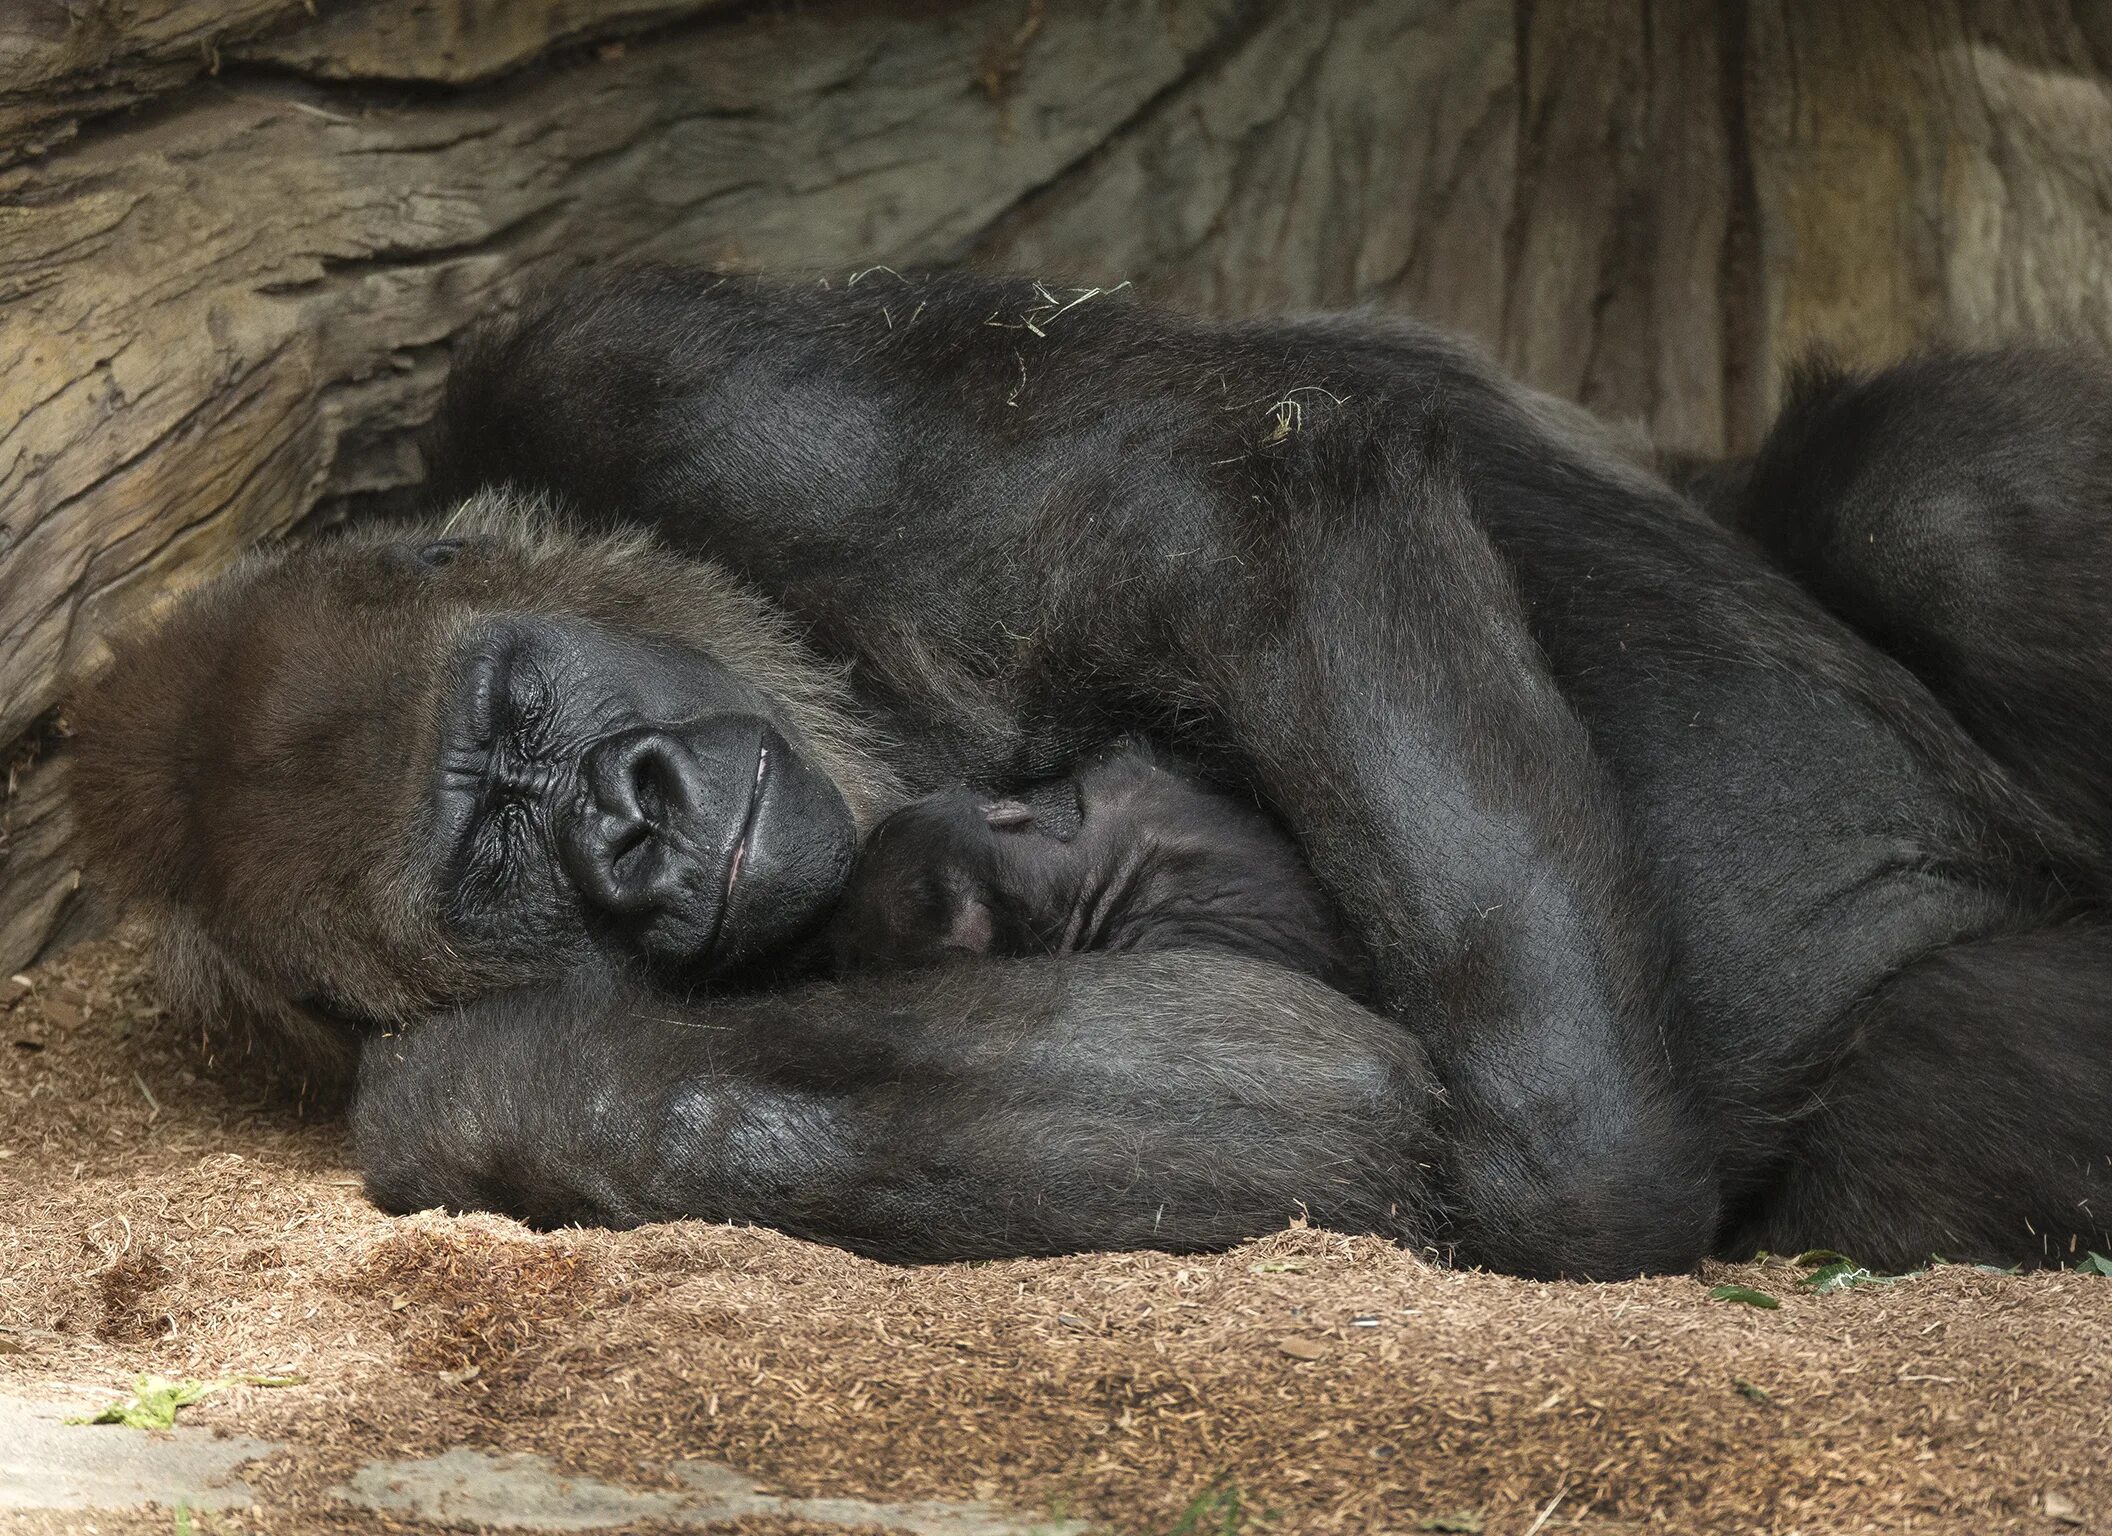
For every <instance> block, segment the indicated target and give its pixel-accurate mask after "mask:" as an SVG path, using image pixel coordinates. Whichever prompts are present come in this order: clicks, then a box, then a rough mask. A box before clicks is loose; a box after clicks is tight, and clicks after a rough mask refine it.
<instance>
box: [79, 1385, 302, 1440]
mask: <svg viewBox="0 0 2112 1536" xmlns="http://www.w3.org/2000/svg"><path fill="white" fill-rule="evenodd" d="M301 1381H302V1378H301V1377H299V1376H221V1377H218V1378H216V1379H214V1380H212V1381H176V1380H173V1379H171V1378H170V1377H167V1376H150V1375H147V1374H145V1373H144V1372H142V1373H141V1374H140V1375H138V1376H136V1377H134V1378H133V1380H132V1395H131V1396H130V1397H127V1398H120V1399H119V1400H118V1401H117V1402H114V1403H112V1404H111V1405H110V1406H109V1407H107V1408H105V1409H103V1410H102V1411H101V1412H100V1413H94V1414H89V1415H87V1416H85V1417H82V1418H74V1419H68V1420H66V1422H67V1423H68V1424H126V1425H129V1426H131V1427H132V1428H133V1429H174V1428H175V1427H176V1415H177V1413H178V1412H179V1411H180V1410H182V1409H185V1408H188V1407H190V1406H191V1404H193V1403H195V1402H197V1401H198V1400H199V1399H200V1398H202V1397H205V1396H207V1395H208V1394H209V1393H213V1392H218V1391H219V1390H220V1389H221V1388H222V1387H236V1386H241V1387H297V1386H299V1385H300V1384H301Z"/></svg>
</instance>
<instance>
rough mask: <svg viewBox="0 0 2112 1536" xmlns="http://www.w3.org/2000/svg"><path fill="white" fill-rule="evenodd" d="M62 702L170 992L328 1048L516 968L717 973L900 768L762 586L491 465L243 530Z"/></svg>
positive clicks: (831, 854)
mask: <svg viewBox="0 0 2112 1536" xmlns="http://www.w3.org/2000/svg"><path fill="white" fill-rule="evenodd" d="M70 712H71V716H72V718H73V721H74V725H75V734H76V737H77V738H78V740H77V759H76V760H77V764H78V767H77V772H76V777H75V800H76V804H77V809H78V813H79V823H80V827H81V835H82V837H83V839H84V841H85V842H86V843H87V844H88V848H87V852H88V855H89V857H90V858H91V859H92V860H93V861H94V862H95V864H96V865H97V866H98V869H99V873H101V874H102V876H103V877H104V878H105V879H106V880H107V881H108V882H109V884H110V887H111V888H112V893H113V894H114V895H115V896H117V897H118V898H120V899H122V900H130V901H133V902H137V903H140V904H143V905H145V906H146V907H148V908H149V910H150V912H151V913H152V914H153V915H154V916H155V917H156V918H157V919H158V925H159V928H160V930H161V933H162V935H163V939H164V945H163V949H164V955H163V961H164V963H163V967H162V969H163V971H164V974H165V975H166V976H167V977H168V979H169V981H170V983H171V985H172V986H173V988H174V989H175V990H176V991H177V992H178V993H179V995H180V996H181V997H182V1000H184V1001H187V1002H189V1003H191V1004H193V1005H194V1006H197V1007H199V1008H201V1009H202V1010H203V1011H204V1012H205V1013H206V1014H207V1016H209V1017H219V1018H223V1019H227V1018H232V1019H235V1020H237V1021H240V1022H243V1023H247V1024H250V1025H251V1026H252V1027H253V1029H254V1032H255V1033H256V1034H257V1035H258V1036H260V1037H263V1038H266V1039H271V1040H274V1041H277V1042H281V1043H283V1042H284V1041H285V1040H287V1039H289V1038H291V1039H293V1040H294V1051H295V1054H296V1055H297V1056H300V1057H304V1058H308V1059H309V1060H310V1061H311V1062H312V1060H313V1058H316V1057H318V1056H322V1057H328V1056H329V1055H331V1054H332V1052H333V1049H334V1047H333V1045H332V1040H333V1037H342V1036H343V1035H344V1033H345V1026H346V1025H347V1024H348V1023H351V1022H362V1023H363V1022H374V1021H387V1020H390V1019H395V1018H401V1017H406V1016H409V1015H411V1014H413V1013H418V1012H423V1011H426V1010H428V1009H430V1008H432V1007H433V1006H435V1005H436V1004H439V1003H444V1002H446V1001H449V1000H452V999H458V998H462V997H465V996H469V995H474V994H478V993H482V992H486V991H490V990H493V989H495V988H499V987H509V986H520V985H543V984H548V983H552V982H556V981H560V980H563V979H566V978H568V977H572V976H575V975H578V974H580V973H582V972H586V971H596V972H632V973H636V972H639V971H644V972H646V973H648V978H649V979H650V980H652V981H654V982H656V983H658V984H660V985H663V986H669V987H673V988H677V989H689V988H692V987H695V986H697V985H699V984H709V983H711V982H714V981H719V980H723V979H725V978H727V976H728V974H729V973H730V972H732V971H734V970H736V969H739V968H741V967H745V966H749V965H751V964H753V963H754V962H756V961H758V960H763V959H767V958H768V957H769V956H771V955H773V954H775V953H777V952H779V951H780V950H781V949H782V948H783V947H784V946H786V945H788V944H789V943H791V942H792V941H793V940H794V939H795V938H797V937H798V936H799V935H800V934H801V932H802V931H803V930H805V929H806V928H807V927H808V926H809V925H810V924H811V923H812V922H813V921H814V920H815V919H816V918H817V917H818V916H819V914H820V913H821V912H822V911H823V910H824V909H825V908H826V907H827V906H828V905H829V904H830V902H832V901H833V899H834V897H835V895H836V892H837V890H838V888H839V887H840V885H841V883H842V881H843V879H844V877H845V874H846V871H847V868H848V864H849V860H850V855H851V851H852V848H853V845H854V843H855V841H856V834H855V828H856V826H857V825H860V824H866V823H870V822H871V821H873V820H876V819H877V818H878V816H879V815H880V814H883V813H884V811H885V809H886V808H887V806H888V805H889V804H890V803H892V801H893V799H894V798H895V797H896V796H897V794H898V791H897V789H896V788H895V786H894V784H893V782H892V780H891V778H890V777H889V776H888V774H887V773H886V772H885V770H884V769H882V768H881V767H879V766H878V764H877V763H876V761H875V760H874V759H873V758H872V757H870V756H869V755H868V754H867V753H866V751H865V750H864V748H863V746H862V744H861V742H860V740H859V739H858V738H857V736H856V734H855V726H854V725H853V724H852V722H854V721H855V719H856V718H857V717H856V713H855V711H853V710H852V709H851V708H849V707H848V704H847V701H846V699H845V696H844V693H843V689H842V685H841V680H840V678H839V677H838V675H837V674H836V673H835V672H834V671H832V670H831V669H829V668H827V667H826V666H824V665H822V664H820V663H819V662H817V661H816V660H815V659H814V658H813V657H812V656H811V655H810V654H809V653H807V652H806V651H804V650H803V649H802V648H801V647H800V646H799V644H798V643H797V642H796V641H795V640H794V639H793V638H792V636H791V635H790V634H789V632H788V630H787V628H786V626H785V623H784V621H783V619H782V618H781V616H780V615H779V614H778V612H777V611H776V610H775V609H774V608H773V607H771V606H770V605H769V604H767V603H765V602H764V601H763V600H762V599H761V598H759V597H758V596H756V595H755V594H754V593H753V592H751V591H750V590H749V589H747V588H746V587H743V586H741V585H740V584H738V583H737V582H735V581H734V580H733V579H732V578H730V577H729V576H727V575H726V574H725V573H724V572H723V571H720V570H718V569H716V568H714V567H711V566H708V565H704V564H700V563H699V562H697V561H695V560H690V559H682V558H678V557H675V556H673V555H669V554H666V553H664V552H661V551H659V550H656V549H654V548H652V547H650V546H648V545H646V544H644V543H642V542H640V541H638V540H636V539H630V540H623V539H618V540H581V539H577V538H573V537H570V536H567V535H564V534H562V533H556V532H551V531H548V529H547V528H545V527H542V526H540V525H539V523H538V519H537V518H536V516H535V512H534V509H533V508H529V507H523V506H522V505H520V504H519V503H518V502H517V501H514V500H510V499H509V498H506V497H503V496H499V495H487V496H484V497H480V498H478V499H477V500H475V501H473V502H472V503H471V504H470V505H469V506H467V507H465V508H464V509H463V510H462V511H460V512H458V513H457V514H456V515H455V516H453V517H451V518H450V519H448V524H447V527H446V529H445V536H436V535H435V533H434V532H422V533H421V532H414V533H412V534H409V535H408V536H407V535H405V534H404V533H402V532H400V531H394V532H386V533H374V534H364V535H358V536H354V537H349V538H344V539H339V540H336V541H332V542H328V543H318V544H312V545H307V546H303V547H300V548H296V549H290V550H278V551H273V552H270V553H267V554H260V555H256V556H253V557H251V558H250V559H248V560H246V561H245V562H244V563H243V564H241V565H239V566H237V567H236V568H235V569H234V570H233V571H231V572H229V573H228V574H227V575H226V576H224V577H222V578H220V579H219V580H217V581H215V582H212V583H209V584H208V585H207V586H206V587H204V588H201V589H200V590H199V591H198V592H196V593H194V594H192V595H191V596H190V597H188V598H187V599H186V600H185V601H184V602H183V603H181V604H180V605H179V606H178V607H177V609H176V610H175V611H174V612H173V613H172V614H170V615H169V616H168V617H167V618H166V619H165V620H164V621H163V622H162V623H161V624H159V625H158V626H155V627H154V628H153V629H152V630H151V631H147V632H141V633H138V634H134V635H132V636H129V637H127V638H125V639H123V640H121V641H120V642H119V643H118V644H117V646H116V647H115V653H114V657H113V661H112V664H111V665H110V666H109V667H108V668H106V669H105V671H104V672H103V674H102V675H101V677H100V678H99V679H98V680H97V681H96V682H95V683H93V684H92V685H91V686H89V687H88V688H87V689H86V690H84V691H83V692H82V693H81V694H80V695H79V696H78V697H77V698H76V699H75V700H74V701H73V702H72V704H71V705H70ZM335 1049H337V1054H340V1055H341V1054H342V1051H341V1048H335ZM327 1064H328V1063H327V1062H326V1063H325V1065H327Z"/></svg>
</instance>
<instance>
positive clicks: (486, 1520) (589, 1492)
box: [337, 1450, 1085, 1536]
mask: <svg viewBox="0 0 2112 1536" xmlns="http://www.w3.org/2000/svg"><path fill="white" fill-rule="evenodd" d="M671 1470H672V1471H673V1473H674V1475H675V1476H676V1477H677V1478H679V1479H680V1480H681V1481H682V1482H683V1483H684V1484H686V1485H687V1486H686V1488H685V1489H684V1490H683V1491H681V1492H675V1493H670V1492H662V1491H648V1490H643V1489H629V1488H623V1487H620V1486H618V1485H616V1484H614V1483H604V1482H597V1481H596V1480H594V1479H593V1478H584V1477H566V1476H564V1475H562V1474H561V1473H559V1472H558V1471H556V1470H555V1469H554V1468H553V1467H551V1465H550V1464H549V1463H548V1462H547V1461H545V1460H543V1458H542V1457H540V1456H532V1455H524V1454H518V1453H515V1454H504V1455H500V1454H493V1453H490V1452H486V1451H473V1450H453V1451H449V1452H448V1453H447V1454H446V1455H444V1456H435V1457H432V1458H430V1459H428V1460H425V1461H395V1462H375V1463H373V1464H372V1465H370V1466H366V1467H363V1468H361V1469H360V1470H359V1472H358V1473H356V1474H355V1475H354V1476H353V1477H352V1479H351V1480H350V1481H349V1482H348V1483H346V1484H345V1486H343V1487H342V1488H339V1489H338V1490H337V1495H338V1497H339V1498H341V1499H343V1500H345V1501H346V1502H347V1503H349V1504H355V1505H358V1506H360V1507H361V1508H363V1509H372V1510H378V1511H382V1512H384V1513H388V1514H392V1515H396V1516H398V1517H403V1516H410V1517H412V1518H415V1519H423V1520H435V1521H443V1520H444V1521H452V1522H455V1523H457V1524H476V1525H488V1526H494V1527H498V1528H501V1529H513V1530H539V1531H590V1530H600V1529H606V1528H607V1527H610V1526H618V1525H624V1524H628V1523H630V1522H633V1521H640V1520H660V1521H665V1522H667V1523H668V1524H671V1525H677V1526H694V1527H697V1528H700V1529H701V1528H703V1527H705V1526H708V1525H712V1524H714V1523H717V1522H721V1521H727V1520H736V1519H739V1518H741V1517H742V1516H744V1515H781V1516H790V1517H797V1518H799V1519H802V1520H810V1521H813V1522H814V1523H815V1524H818V1525H841V1526H844V1527H846V1528H852V1527H861V1528H870V1527H872V1526H875V1525H879V1526H885V1527H887V1528H889V1529H890V1530H900V1531H911V1532H914V1533H915V1536H1079V1533H1082V1532H1083V1531H1084V1529H1085V1527H1084V1526H1083V1525H1081V1524H1080V1523H1079V1522H1077V1521H1075V1520H1057V1519H1053V1518H1051V1519H1041V1520H1035V1519H1032V1518H1026V1517H1022V1516H1018V1515H1011V1514H1007V1513H1005V1512H1003V1511H1001V1510H995V1509H991V1508H990V1507H988V1506H987V1505H982V1504H970V1503H959V1504H956V1503H942V1502H937V1501H920V1502H917V1503H913V1504H891V1503H884V1502H880V1501H877V1500H870V1499H798V1498H787V1497H785V1496H783V1495H781V1494H772V1493H763V1492H760V1491H759V1490H758V1489H757V1488H756V1486H755V1484H754V1483H753V1482H751V1481H750V1480H749V1479H747V1478H745V1477H743V1476H742V1475H741V1474H740V1473H738V1472H736V1471H734V1470H733V1469H732V1468H731V1467H727V1466H722V1465H720V1464H719V1463H717V1462H708V1461H686V1462H679V1463H677V1464H675V1465H674V1467H673V1468H672V1469H671Z"/></svg>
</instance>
